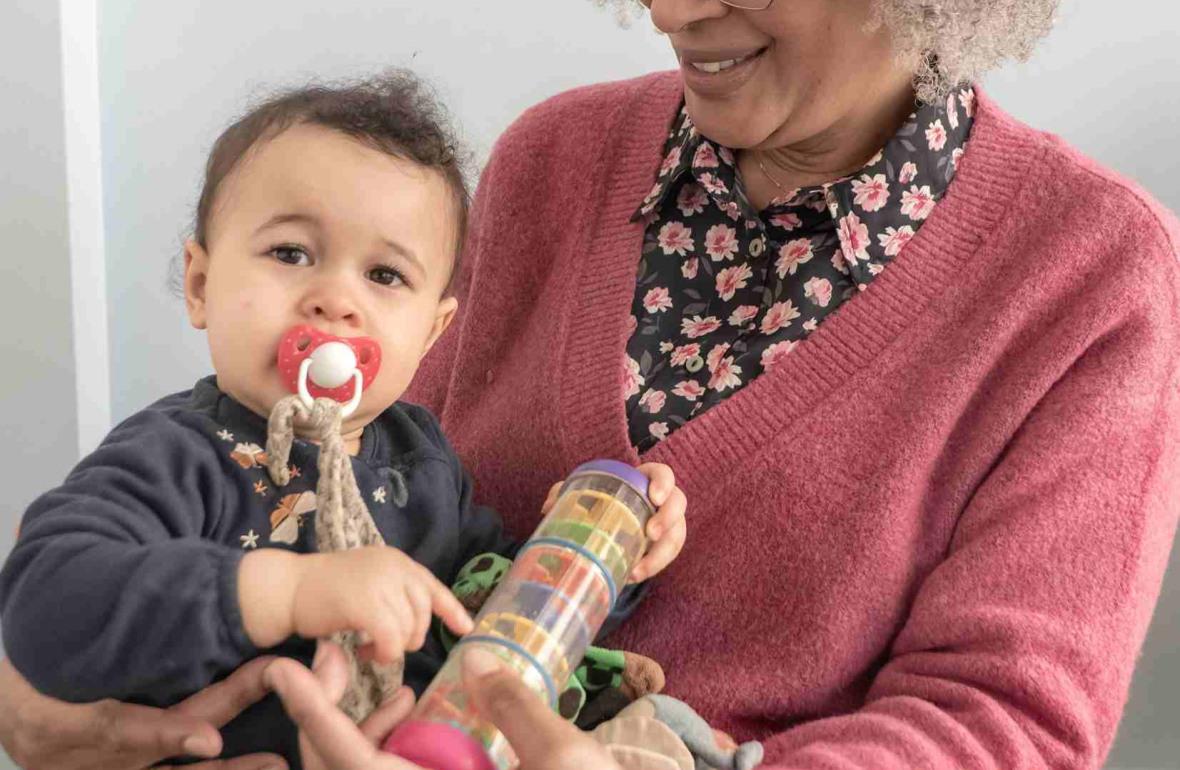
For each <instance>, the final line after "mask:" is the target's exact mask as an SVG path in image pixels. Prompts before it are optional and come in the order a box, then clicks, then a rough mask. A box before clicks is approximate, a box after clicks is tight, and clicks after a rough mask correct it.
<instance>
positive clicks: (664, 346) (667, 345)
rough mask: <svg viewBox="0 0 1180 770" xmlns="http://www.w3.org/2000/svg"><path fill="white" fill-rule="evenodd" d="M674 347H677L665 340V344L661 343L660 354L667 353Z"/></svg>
mask: <svg viewBox="0 0 1180 770" xmlns="http://www.w3.org/2000/svg"><path fill="white" fill-rule="evenodd" d="M674 347H675V345H673V344H672V343H671V342H668V341H667V340H664V341H663V342H661V343H660V352H661V353H667V352H668V351H669V350H671V349H672V348H674Z"/></svg>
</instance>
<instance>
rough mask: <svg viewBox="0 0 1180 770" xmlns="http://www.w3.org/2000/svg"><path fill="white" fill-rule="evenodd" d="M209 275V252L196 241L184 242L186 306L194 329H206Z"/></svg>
mask: <svg viewBox="0 0 1180 770" xmlns="http://www.w3.org/2000/svg"><path fill="white" fill-rule="evenodd" d="M208 275H209V253H208V252H207V251H205V248H204V247H203V246H201V244H199V243H197V242H196V241H192V240H190V241H185V242H184V306H185V308H186V309H187V310H188V320H189V323H191V324H192V325H193V328H194V329H204V328H205V327H206V319H205V284H206V282H207V278H208Z"/></svg>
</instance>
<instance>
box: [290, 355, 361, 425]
mask: <svg viewBox="0 0 1180 770" xmlns="http://www.w3.org/2000/svg"><path fill="white" fill-rule="evenodd" d="M356 364H357V361H356V353H354V352H353V350H352V348H350V347H349V346H348V345H345V344H344V343H343V342H336V341H332V342H325V343H323V344H322V345H320V346H319V347H317V348H316V349H315V350H313V351H311V355H309V356H308V357H307V358H305V359H303V363H302V364H300V365H299V398H300V399H302V400H303V403H304V404H305V405H306V406H307V407H308V408H311V405H312V404H313V403H314V399H313V398H312V397H311V393H309V392H308V390H307V378H308V377H310V378H311V381H312V382H314V383H315V384H316V385H318V386H320V387H321V388H325V389H332V388H338V387H340V386H341V385H343V384H345V383H346V382H348V381H349V380H350V379H351V380H354V381H355V382H356V387H355V388H354V389H353V393H352V398H351V399H350V400H349V402H348V403H347V404H345V406H344V408H343V410H342V411H341V414H342V415H343V416H345V417H348V416H349V415H350V414H352V413H353V412H355V411H356V408H357V407H358V406H360V403H361V390H362V388H363V384H364V375H363V374H362V373H361V370H360V369H358V368H357V366H356Z"/></svg>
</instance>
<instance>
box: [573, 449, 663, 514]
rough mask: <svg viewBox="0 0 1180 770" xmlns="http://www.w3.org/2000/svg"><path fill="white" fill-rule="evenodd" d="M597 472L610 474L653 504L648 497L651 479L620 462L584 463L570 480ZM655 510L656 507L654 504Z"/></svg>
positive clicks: (594, 461)
mask: <svg viewBox="0 0 1180 770" xmlns="http://www.w3.org/2000/svg"><path fill="white" fill-rule="evenodd" d="M594 471H597V472H599V473H609V474H610V475H612V476H616V477H618V478H620V479H622V480H623V481H625V482H627V483H628V484H630V485H631V486H632V487H634V488H635V491H636V492H638V493H639V494H640V495H642V496H643V499H645V500H647V501H648V502H649V503H651V498H649V497H648V496H647V485H648V483H649V481H650V479H648V478H647V476H644V475H643V473H642V472H641V471H638V470H636V469H635V468H632V467H631V466H630V465H628V464H627V463H621V462H619V461H618V460H591V461H590V462H588V463H582V464H581V465H579V466H578V467H577V468H574V472H573V473H571V474H570V478H573V477H574V476H577V475H578V474H579V473H590V472H594ZM652 507H653V508H654V507H655V505H654V504H652Z"/></svg>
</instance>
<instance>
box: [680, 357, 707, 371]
mask: <svg viewBox="0 0 1180 770" xmlns="http://www.w3.org/2000/svg"><path fill="white" fill-rule="evenodd" d="M704 365H705V359H703V358H701V357H700V356H693V357H692V358H689V359H688V360H686V361H685V362H684V368H685V369H687V370H688V371H690V372H693V373H694V374H695V373H696V372H699V371H700V370H701V367H702V366H704Z"/></svg>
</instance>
